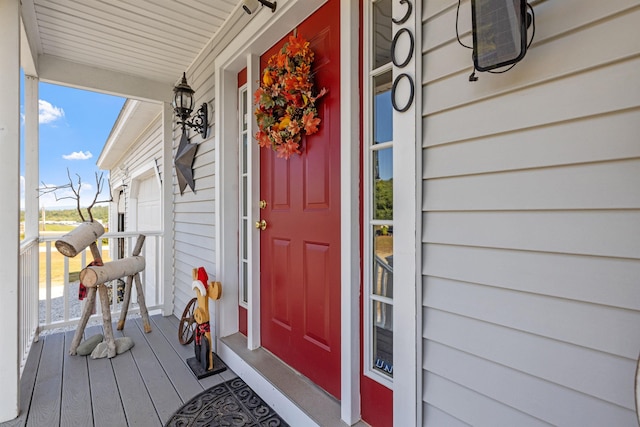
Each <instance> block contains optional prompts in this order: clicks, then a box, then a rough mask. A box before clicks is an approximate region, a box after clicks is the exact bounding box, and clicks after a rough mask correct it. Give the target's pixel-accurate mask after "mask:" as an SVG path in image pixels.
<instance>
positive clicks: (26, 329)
mask: <svg viewBox="0 0 640 427" xmlns="http://www.w3.org/2000/svg"><path fill="white" fill-rule="evenodd" d="M37 257H38V239H35V238H34V239H31V240H28V241H24V242H22V243H21V244H20V286H19V293H20V295H19V297H18V298H19V299H18V301H19V304H20V307H19V314H18V316H19V319H18V321H19V322H20V323H19V328H20V331H19V334H18V339H19V343H18V345H19V346H20V347H19V349H20V375H22V371H23V369H24V365H25V363H26V362H27V357H28V356H29V350H31V344H32V343H33V340H34V339H35V338H36V334H37V333H38V262H37V260H38V258H37Z"/></svg>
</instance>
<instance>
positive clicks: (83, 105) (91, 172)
mask: <svg viewBox="0 0 640 427" xmlns="http://www.w3.org/2000/svg"><path fill="white" fill-rule="evenodd" d="M21 87H24V85H23V84H21ZM124 101H125V99H124V98H120V97H116V96H111V95H104V94H100V93H96V92H89V91H83V90H78V89H72V88H68V87H64V86H57V85H52V84H47V83H40V87H39V122H40V182H41V184H40V186H42V183H44V184H46V185H47V186H49V185H51V186H55V185H58V186H59V185H65V184H67V183H68V182H69V178H68V177H67V169H68V170H69V172H70V174H71V177H72V178H73V181H74V184H76V183H77V176H76V174H78V175H80V177H81V179H82V192H81V195H80V196H81V197H80V203H81V205H82V206H86V205H88V204H89V203H91V201H92V200H93V197H94V196H95V188H96V178H95V172H100V171H99V170H98V167H97V166H96V161H97V160H98V157H99V156H100V152H101V151H102V148H103V147H104V144H105V142H106V140H107V138H108V137H109V133H110V132H111V128H112V127H113V124H114V123H115V121H116V118H117V117H118V114H119V113H120V109H121V108H122V105H123V104H124ZM21 110H22V111H24V101H22V102H21ZM22 128H24V125H23V126H22ZM22 130H24V129H22ZM22 140H23V141H24V138H22ZM21 159H22V164H21V176H24V155H23V153H22V154H21ZM103 187H104V191H103V193H104V196H100V197H99V200H104V199H106V198H108V197H109V196H108V194H107V191H108V171H105V172H104V185H103ZM67 191H68V190H67ZM57 195H58V198H60V197H64V196H68V195H69V193H65V191H64V190H62V191H58V192H57ZM40 206H41V207H42V206H45V207H46V208H52V209H55V208H68V207H74V206H75V201H73V200H69V199H63V200H59V201H56V200H55V196H54V195H53V194H43V195H41V197H40Z"/></svg>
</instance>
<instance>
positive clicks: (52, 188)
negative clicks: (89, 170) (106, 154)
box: [38, 168, 113, 222]
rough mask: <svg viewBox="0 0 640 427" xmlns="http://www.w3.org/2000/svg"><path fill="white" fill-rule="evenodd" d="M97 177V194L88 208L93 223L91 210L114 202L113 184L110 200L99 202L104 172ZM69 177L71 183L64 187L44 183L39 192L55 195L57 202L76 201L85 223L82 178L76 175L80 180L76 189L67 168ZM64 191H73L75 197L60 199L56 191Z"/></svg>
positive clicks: (79, 213) (62, 197) (77, 208)
mask: <svg viewBox="0 0 640 427" xmlns="http://www.w3.org/2000/svg"><path fill="white" fill-rule="evenodd" d="M95 175H96V193H95V196H94V198H93V201H92V202H91V204H90V205H89V206H88V207H87V213H88V214H89V219H90V221H91V222H93V214H92V213H91V209H92V208H93V207H94V206H95V205H96V204H97V203H108V202H112V201H113V196H112V195H111V183H109V199H108V200H98V196H99V195H100V193H101V192H102V189H103V188H104V172H101V173H100V174H98V172H96V173H95ZM67 177H68V178H69V183H67V184H64V185H55V186H49V185H46V184H45V183H44V182H43V183H42V187H40V188H38V192H39V193H40V195H43V194H50V193H53V195H54V196H55V198H56V201H59V200H63V199H70V200H75V201H76V210H77V211H78V215H80V219H81V220H82V222H85V219H84V215H83V214H82V209H81V208H80V190H81V189H82V178H81V177H80V175H78V174H76V177H77V179H78V181H77V187H76V185H74V182H73V180H72V179H71V173H70V172H69V169H68V168H67ZM63 189H71V192H72V193H73V195H72V196H61V197H59V196H58V194H57V193H56V191H60V190H63Z"/></svg>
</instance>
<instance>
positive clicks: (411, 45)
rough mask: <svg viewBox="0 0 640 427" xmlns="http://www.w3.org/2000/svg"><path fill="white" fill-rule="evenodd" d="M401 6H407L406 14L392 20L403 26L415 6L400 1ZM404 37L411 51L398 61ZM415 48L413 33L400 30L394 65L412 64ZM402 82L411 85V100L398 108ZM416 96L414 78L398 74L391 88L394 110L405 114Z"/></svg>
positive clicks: (393, 45)
mask: <svg viewBox="0 0 640 427" xmlns="http://www.w3.org/2000/svg"><path fill="white" fill-rule="evenodd" d="M400 4H406V5H407V6H406V12H405V14H404V16H403V17H402V18H400V19H395V18H393V19H392V21H393V23H394V24H396V25H402V24H404V23H405V22H407V21H408V20H409V18H410V17H411V14H412V13H413V4H412V3H411V0H400ZM403 37H404V38H406V37H408V38H409V51H408V52H407V56H406V57H405V58H404V59H402V60H398V58H397V57H396V46H397V44H398V40H400V39H401V38H403ZM414 48H415V40H414V38H413V33H412V32H411V30H409V29H408V28H406V27H403V28H400V29H399V30H398V31H397V32H396V34H395V36H393V40H392V42H391V61H392V62H393V65H395V66H396V67H398V68H404V67H406V66H407V64H409V62H411V58H413V51H414ZM402 80H407V82H408V83H409V99H408V100H407V102H406V103H405V104H404V105H403V106H398V103H397V101H396V90H397V88H398V84H399V83H400V82H401V81H402ZM414 95H415V86H414V83H413V78H412V77H411V76H410V75H409V74H407V73H401V74H398V76H396V78H395V79H394V81H393V85H392V86H391V104H392V105H393V109H394V110H396V111H397V112H399V113H404V112H405V111H407V110H408V109H409V108H411V104H413V98H414Z"/></svg>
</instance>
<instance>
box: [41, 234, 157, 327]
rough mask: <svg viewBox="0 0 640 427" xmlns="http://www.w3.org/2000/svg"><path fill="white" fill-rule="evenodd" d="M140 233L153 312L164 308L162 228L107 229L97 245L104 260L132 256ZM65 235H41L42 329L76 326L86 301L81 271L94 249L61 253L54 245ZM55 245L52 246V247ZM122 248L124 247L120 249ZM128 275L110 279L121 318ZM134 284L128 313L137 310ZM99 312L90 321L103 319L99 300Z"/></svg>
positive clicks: (147, 296) (113, 303)
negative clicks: (80, 293)
mask: <svg viewBox="0 0 640 427" xmlns="http://www.w3.org/2000/svg"><path fill="white" fill-rule="evenodd" d="M139 234H144V235H145V236H146V239H145V242H144V246H143V248H142V252H141V254H140V255H142V256H143V257H144V258H145V263H146V266H145V270H144V271H143V272H142V273H141V279H142V283H143V286H144V292H145V302H146V305H147V309H148V310H149V311H150V312H151V311H152V310H157V309H160V308H162V304H163V298H164V295H163V293H162V289H163V288H162V268H161V267H162V266H161V265H160V264H161V262H160V260H161V259H162V239H163V236H162V232H159V231H136V232H124V233H106V234H104V235H103V236H102V237H101V239H100V242H99V243H102V244H99V245H98V248H99V249H100V252H101V254H102V259H103V261H104V262H107V261H110V260H114V259H118V258H119V252H122V253H123V254H124V257H126V256H129V255H130V254H131V251H132V250H133V247H134V245H135V242H136V238H137V237H138V235H139ZM61 236H62V234H60V235H56V236H41V237H40V245H39V246H40V247H39V249H38V251H39V256H40V264H41V265H40V280H39V287H38V289H39V292H38V293H39V295H38V294H36V297H35V298H36V299H38V301H39V304H38V312H39V331H44V330H47V329H54V328H62V327H73V326H75V325H77V324H78V321H79V320H80V316H81V314H82V309H83V306H84V303H85V301H84V300H82V301H80V300H79V298H78V288H79V272H80V270H82V269H83V268H85V267H86V266H87V264H88V263H90V262H91V261H93V258H92V257H91V251H90V250H89V249H85V250H84V251H83V252H81V253H79V254H78V255H76V256H75V257H74V258H67V257H65V256H62V255H61V254H60V253H58V251H57V250H56V249H55V245H53V244H52V243H53V242H55V241H56V240H57V239H59V238H60V237H61ZM52 246H53V248H52ZM120 248H121V249H120ZM125 280H126V278H122V279H121V280H114V281H112V283H111V288H112V289H111V291H110V293H109V294H110V299H111V316H112V319H116V320H117V319H118V316H119V315H120V309H121V305H122V304H121V301H120V300H121V298H122V295H123V293H124V283H125ZM136 302H137V298H136V293H135V286H134V287H133V293H132V296H131V306H130V307H129V313H136V312H138V307H137V304H136ZM95 310H96V312H95V314H94V315H92V316H91V318H90V319H89V321H90V322H91V321H92V320H100V321H101V320H102V314H101V311H100V310H101V307H100V304H96V308H95Z"/></svg>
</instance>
